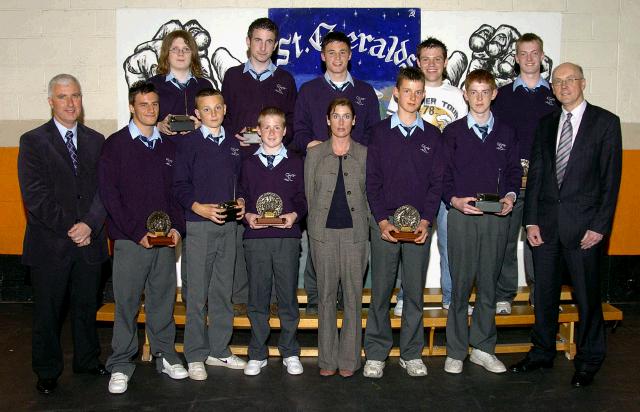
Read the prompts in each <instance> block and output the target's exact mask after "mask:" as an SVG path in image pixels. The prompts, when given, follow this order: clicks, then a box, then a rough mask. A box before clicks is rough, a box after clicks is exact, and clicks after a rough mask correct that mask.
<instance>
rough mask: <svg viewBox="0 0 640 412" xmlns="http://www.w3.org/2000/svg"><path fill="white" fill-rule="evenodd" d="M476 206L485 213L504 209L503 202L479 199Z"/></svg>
mask: <svg viewBox="0 0 640 412" xmlns="http://www.w3.org/2000/svg"><path fill="white" fill-rule="evenodd" d="M476 207H477V208H478V209H480V210H482V211H483V212H484V213H499V212H500V211H502V203H500V202H489V201H479V202H476Z"/></svg>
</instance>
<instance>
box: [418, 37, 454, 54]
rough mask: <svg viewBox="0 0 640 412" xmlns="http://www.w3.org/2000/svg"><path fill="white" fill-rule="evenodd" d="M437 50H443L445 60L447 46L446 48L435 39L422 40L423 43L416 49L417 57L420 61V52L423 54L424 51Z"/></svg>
mask: <svg viewBox="0 0 640 412" xmlns="http://www.w3.org/2000/svg"><path fill="white" fill-rule="evenodd" d="M435 48H438V49H442V54H443V55H444V58H445V59H446V58H447V46H445V45H444V43H443V42H441V41H440V40H438V39H436V38H435V37H429V38H428V39H426V40H422V42H420V44H418V47H417V49H416V57H417V58H418V59H420V52H422V49H435Z"/></svg>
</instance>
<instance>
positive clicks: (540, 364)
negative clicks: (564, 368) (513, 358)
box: [509, 357, 553, 373]
mask: <svg viewBox="0 0 640 412" xmlns="http://www.w3.org/2000/svg"><path fill="white" fill-rule="evenodd" d="M541 368H542V369H550V368H553V361H546V362H545V361H539V360H533V359H530V358H529V357H526V358H524V359H523V360H521V361H520V362H518V363H516V364H515V365H511V366H510V367H509V370H510V371H511V372H513V373H521V372H532V371H535V370H536V369H541Z"/></svg>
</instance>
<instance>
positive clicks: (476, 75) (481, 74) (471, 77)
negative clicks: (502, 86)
mask: <svg viewBox="0 0 640 412" xmlns="http://www.w3.org/2000/svg"><path fill="white" fill-rule="evenodd" d="M473 82H477V83H487V84H488V85H489V86H491V90H495V89H497V88H498V87H497V86H496V79H495V77H493V74H491V72H489V71H488V70H484V69H476V70H474V71H472V72H471V73H469V74H467V78H466V79H464V88H465V90H469V86H471V83H473Z"/></svg>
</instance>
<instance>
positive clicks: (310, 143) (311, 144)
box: [307, 140, 322, 150]
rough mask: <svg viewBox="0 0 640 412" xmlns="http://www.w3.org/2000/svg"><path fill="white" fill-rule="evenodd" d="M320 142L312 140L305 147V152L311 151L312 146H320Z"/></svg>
mask: <svg viewBox="0 0 640 412" xmlns="http://www.w3.org/2000/svg"><path fill="white" fill-rule="evenodd" d="M321 143H322V141H320V140H312V141H310V142H309V144H308V145H307V150H309V149H311V148H312V147H313V146H317V145H319V144H321Z"/></svg>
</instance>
